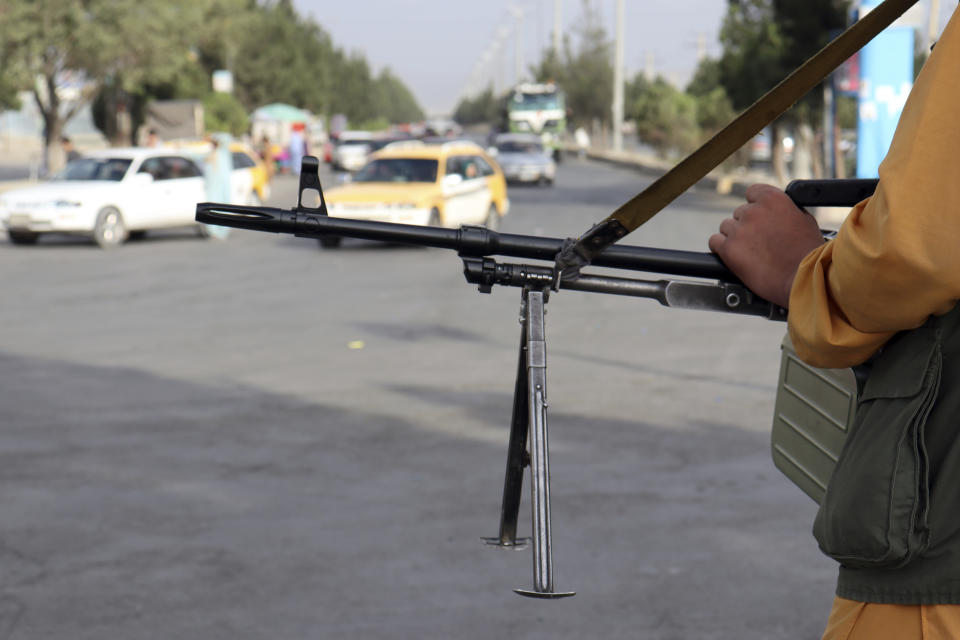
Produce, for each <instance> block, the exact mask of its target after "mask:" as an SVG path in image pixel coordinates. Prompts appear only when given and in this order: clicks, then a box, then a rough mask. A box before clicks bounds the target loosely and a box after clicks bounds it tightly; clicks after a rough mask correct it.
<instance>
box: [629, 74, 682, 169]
mask: <svg viewBox="0 0 960 640" xmlns="http://www.w3.org/2000/svg"><path fill="white" fill-rule="evenodd" d="M629 115H630V117H632V118H633V119H634V120H635V121H636V123H637V134H639V136H640V139H641V140H643V141H644V142H645V143H647V144H649V145H650V146H651V147H653V148H654V149H656V151H657V154H658V155H660V156H661V157H667V156H668V155H670V153H671V152H677V151H679V152H687V151H689V150H690V149H692V148H693V147H694V146H695V145H696V143H697V139H698V134H699V128H698V127H697V100H696V98H694V97H693V96H691V95H689V94H687V93H683V92H682V91H679V90H677V89H675V88H674V87H673V86H672V85H671V84H670V83H669V82H667V81H666V80H664V79H663V78H660V77H658V78H657V79H655V80H654V81H653V82H651V83H646V85H645V87H644V89H643V90H642V91H640V92H639V95H638V96H637V98H636V99H635V101H634V102H632V103H631V104H630V107H629Z"/></svg>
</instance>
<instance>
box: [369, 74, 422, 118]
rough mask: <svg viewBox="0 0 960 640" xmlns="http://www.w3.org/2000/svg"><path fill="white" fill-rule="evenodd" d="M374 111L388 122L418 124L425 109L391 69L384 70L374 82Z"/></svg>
mask: <svg viewBox="0 0 960 640" xmlns="http://www.w3.org/2000/svg"><path fill="white" fill-rule="evenodd" d="M373 102H374V111H375V112H376V113H377V114H379V116H380V117H381V118H383V119H384V120H387V121H388V122H416V121H418V120H423V118H424V115H425V114H424V113H423V109H421V108H420V105H419V104H418V103H417V99H416V98H414V97H413V94H412V93H410V89H408V88H407V85H405V84H403V81H402V80H400V79H399V78H398V77H397V76H395V75H393V72H392V71H390V69H384V70H383V71H381V72H380V75H378V76H377V77H376V79H374V81H373Z"/></svg>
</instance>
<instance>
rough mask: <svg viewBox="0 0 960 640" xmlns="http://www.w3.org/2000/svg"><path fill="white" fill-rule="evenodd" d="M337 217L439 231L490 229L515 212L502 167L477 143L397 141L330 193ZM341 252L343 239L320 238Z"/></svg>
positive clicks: (331, 212) (327, 194)
mask: <svg viewBox="0 0 960 640" xmlns="http://www.w3.org/2000/svg"><path fill="white" fill-rule="evenodd" d="M324 196H325V198H326V201H327V213H328V214H329V215H331V216H333V217H337V218H352V219H355V220H375V221H377V222H397V223H402V224H416V225H428V226H433V227H459V226H460V225H464V224H482V225H484V226H486V227H488V228H490V229H496V228H497V227H499V225H500V219H501V218H503V216H505V215H506V214H507V212H508V211H509V209H510V200H509V199H508V198H507V182H506V180H504V177H503V172H502V171H501V170H500V167H499V166H497V163H496V162H494V161H493V160H491V159H490V157H489V156H488V155H487V154H486V153H485V152H484V150H483V148H482V147H480V146H479V145H477V144H475V143H473V142H465V141H451V142H445V143H442V144H424V143H422V142H419V141H404V142H394V143H391V144H389V145H387V146H386V147H384V148H383V149H381V150H380V151H378V152H376V153H374V154H372V155H371V156H370V158H369V160H368V162H367V164H365V165H364V166H363V167H362V168H361V169H360V170H359V171H358V172H357V173H356V174H354V176H353V178H352V179H351V180H350V182H349V183H348V184H344V185H341V186H338V187H335V188H333V189H330V190H329V191H326V192H325V193H324ZM320 244H321V245H322V246H324V247H336V246H339V244H340V238H337V237H333V236H327V237H324V238H320Z"/></svg>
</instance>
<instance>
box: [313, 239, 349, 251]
mask: <svg viewBox="0 0 960 640" xmlns="http://www.w3.org/2000/svg"><path fill="white" fill-rule="evenodd" d="M342 241H343V238H341V237H340V236H323V237H320V238H317V242H319V243H320V246H321V247H323V248H324V249H336V248H337V247H339V246H340V243H341V242H342Z"/></svg>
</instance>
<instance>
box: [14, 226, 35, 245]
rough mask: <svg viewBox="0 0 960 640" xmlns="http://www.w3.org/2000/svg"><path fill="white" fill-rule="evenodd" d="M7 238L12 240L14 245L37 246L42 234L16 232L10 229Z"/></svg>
mask: <svg viewBox="0 0 960 640" xmlns="http://www.w3.org/2000/svg"><path fill="white" fill-rule="evenodd" d="M7 237H8V238H10V242H11V243H12V244H37V240H39V239H40V234H39V233H34V232H33V231H14V230H12V229H9V230H8V231H7Z"/></svg>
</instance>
